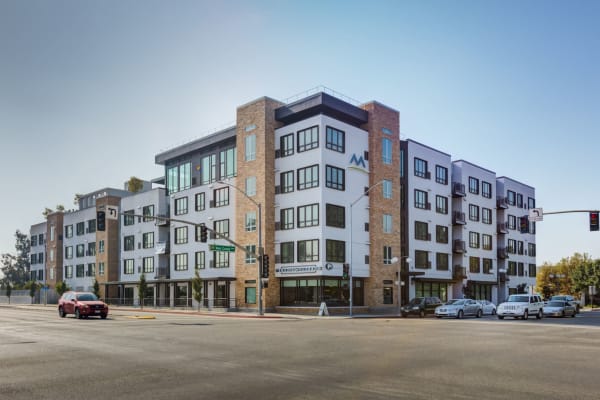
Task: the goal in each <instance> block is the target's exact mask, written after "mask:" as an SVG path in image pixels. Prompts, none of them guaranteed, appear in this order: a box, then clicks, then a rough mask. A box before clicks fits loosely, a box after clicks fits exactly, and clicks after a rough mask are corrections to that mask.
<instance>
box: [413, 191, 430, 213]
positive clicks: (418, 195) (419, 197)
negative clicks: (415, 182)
mask: <svg viewBox="0 0 600 400" xmlns="http://www.w3.org/2000/svg"><path fill="white" fill-rule="evenodd" d="M415 208H420V209H422V210H428V209H429V206H428V204H427V192H424V191H422V190H419V189H415Z"/></svg>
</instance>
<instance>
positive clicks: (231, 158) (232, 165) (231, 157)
mask: <svg viewBox="0 0 600 400" xmlns="http://www.w3.org/2000/svg"><path fill="white" fill-rule="evenodd" d="M219 168H220V171H219V172H220V177H221V179H225V178H231V177H233V176H235V175H236V173H237V150H236V148H235V147H233V148H231V149H227V150H223V151H221V152H220V153H219Z"/></svg>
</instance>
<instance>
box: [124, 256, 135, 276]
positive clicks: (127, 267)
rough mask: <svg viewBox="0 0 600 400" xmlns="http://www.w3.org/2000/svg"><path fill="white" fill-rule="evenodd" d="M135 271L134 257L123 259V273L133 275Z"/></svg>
mask: <svg viewBox="0 0 600 400" xmlns="http://www.w3.org/2000/svg"><path fill="white" fill-rule="evenodd" d="M133 272H134V265H133V259H132V258H130V259H126V260H123V273H124V274H125V275H131V274H133Z"/></svg>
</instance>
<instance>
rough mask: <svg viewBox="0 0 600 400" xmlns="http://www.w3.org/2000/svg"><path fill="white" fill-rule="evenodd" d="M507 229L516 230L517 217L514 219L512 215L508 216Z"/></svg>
mask: <svg viewBox="0 0 600 400" xmlns="http://www.w3.org/2000/svg"><path fill="white" fill-rule="evenodd" d="M508 229H512V230H515V229H517V217H515V216H514V215H509V216H508Z"/></svg>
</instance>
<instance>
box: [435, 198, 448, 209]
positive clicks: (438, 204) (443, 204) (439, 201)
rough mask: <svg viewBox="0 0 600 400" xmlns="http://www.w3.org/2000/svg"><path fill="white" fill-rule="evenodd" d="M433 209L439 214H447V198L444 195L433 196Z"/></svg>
mask: <svg viewBox="0 0 600 400" xmlns="http://www.w3.org/2000/svg"><path fill="white" fill-rule="evenodd" d="M435 211H436V212H437V213H439V214H448V198H447V197H446V196H440V195H439V194H438V195H436V196H435Z"/></svg>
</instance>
